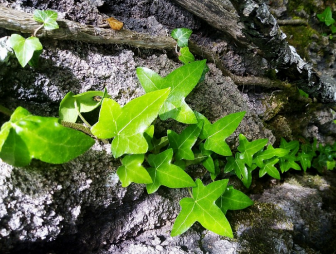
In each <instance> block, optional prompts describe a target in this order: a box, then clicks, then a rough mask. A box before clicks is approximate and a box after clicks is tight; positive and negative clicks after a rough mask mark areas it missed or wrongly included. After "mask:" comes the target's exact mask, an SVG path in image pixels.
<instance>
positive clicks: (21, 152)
mask: <svg viewBox="0 0 336 254" xmlns="http://www.w3.org/2000/svg"><path fill="white" fill-rule="evenodd" d="M93 144H94V140H93V139H92V138H90V137H89V136H87V135H86V134H84V133H82V132H80V131H76V130H73V129H70V128H66V127H63V126H62V125H61V124H60V123H59V120H58V119H57V118H54V117H40V116H34V115H32V114H30V113H29V111H27V110H26V109H24V108H21V107H18V108H17V109H16V110H15V111H14V113H13V114H12V116H11V119H10V121H9V122H7V123H5V124H4V125H3V126H2V128H1V132H0V145H1V146H0V149H1V151H0V157H1V158H2V160H3V161H5V162H6V163H8V164H11V165H14V166H26V165H28V164H29V163H30V161H31V159H33V158H35V159H39V160H41V161H44V162H48V163H53V164H61V163H65V162H68V161H70V160H71V159H74V158H75V157H77V156H79V155H81V154H82V153H84V152H85V151H87V150H88V149H89V148H90V147H91V146H92V145H93Z"/></svg>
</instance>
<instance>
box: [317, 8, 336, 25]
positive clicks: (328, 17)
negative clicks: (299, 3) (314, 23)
mask: <svg viewBox="0 0 336 254" xmlns="http://www.w3.org/2000/svg"><path fill="white" fill-rule="evenodd" d="M316 16H317V17H318V19H319V20H320V22H324V23H325V24H326V25H327V26H330V25H332V24H334V23H335V20H334V19H333V17H332V11H331V8H330V7H329V6H328V7H327V8H325V10H324V11H323V12H322V13H320V14H317V15H316Z"/></svg>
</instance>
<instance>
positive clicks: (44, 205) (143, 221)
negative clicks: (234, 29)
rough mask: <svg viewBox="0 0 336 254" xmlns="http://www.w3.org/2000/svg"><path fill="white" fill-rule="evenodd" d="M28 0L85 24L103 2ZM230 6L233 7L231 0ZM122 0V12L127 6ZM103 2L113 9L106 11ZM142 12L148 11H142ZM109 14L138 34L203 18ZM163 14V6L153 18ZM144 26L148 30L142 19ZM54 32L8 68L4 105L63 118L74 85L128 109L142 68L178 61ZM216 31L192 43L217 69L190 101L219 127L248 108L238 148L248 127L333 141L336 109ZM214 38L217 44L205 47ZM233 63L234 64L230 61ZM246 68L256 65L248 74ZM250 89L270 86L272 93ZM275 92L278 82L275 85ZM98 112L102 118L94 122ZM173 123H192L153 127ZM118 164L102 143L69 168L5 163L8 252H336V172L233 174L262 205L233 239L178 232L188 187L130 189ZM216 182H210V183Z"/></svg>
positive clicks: (1, 199)
mask: <svg viewBox="0 0 336 254" xmlns="http://www.w3.org/2000/svg"><path fill="white" fill-rule="evenodd" d="M0 2H8V1H4V0H0ZM9 2H12V1H9ZM23 2H24V4H22V3H21V1H20V4H19V3H18V4H17V6H19V7H20V9H24V10H26V11H27V9H25V4H27V3H29V4H30V7H27V8H28V10H29V11H30V12H31V10H32V9H29V8H39V9H45V8H51V7H53V9H56V10H58V11H62V10H63V11H64V10H67V15H68V17H69V16H71V17H73V18H74V19H73V20H76V21H81V20H87V19H88V18H87V17H90V16H94V15H93V14H92V13H94V14H95V15H96V14H97V13H98V14H99V12H98V11H97V10H96V9H94V8H93V5H95V4H97V3H98V2H102V1H91V0H90V1H89V0H76V1H75V0H54V1H44V0H31V1H23ZM154 2H155V3H154ZM198 2H200V1H198ZM203 2H204V3H210V2H211V3H215V1H203ZM222 3H225V4H227V1H223V2H222ZM155 4H157V5H155ZM217 4H220V2H219V1H218V2H217ZM102 5H103V4H102V3H101V4H100V6H102ZM121 5H122V6H124V7H125V8H123V9H122V8H119V7H120V6H121ZM154 5H155V6H154ZM22 6H23V7H22ZM74 6H75V7H76V8H75V7H74ZM106 6H110V7H111V9H109V10H106V9H105V8H107V7H106ZM114 6H116V7H115V9H113V8H112V7H114ZM42 7H43V8H42ZM161 7H162V8H161ZM163 7H165V8H163ZM142 8H143V9H145V8H146V10H147V11H145V10H143V11H142ZM231 8H232V7H231ZM148 9H150V11H148ZM101 10H102V11H103V10H104V11H105V12H106V13H108V15H111V16H112V14H113V15H114V16H116V17H118V18H121V19H122V18H123V17H122V12H125V16H127V15H128V16H129V17H128V18H125V19H124V20H123V21H124V22H125V25H126V26H129V27H131V25H133V28H132V29H131V30H132V31H133V32H134V31H137V32H141V31H142V30H141V29H143V30H144V32H146V31H148V30H150V29H148V26H147V24H149V22H144V21H146V19H147V21H148V20H150V21H151V22H152V21H153V22H152V23H151V24H157V25H156V27H154V29H153V30H152V31H156V32H155V34H159V33H158V32H157V31H158V29H157V30H155V29H156V28H158V27H159V28H160V29H161V28H164V29H168V28H169V29H170V28H171V27H169V26H164V25H162V23H158V22H157V21H156V22H155V20H156V19H157V20H160V22H164V21H165V20H167V19H168V18H171V19H170V21H169V22H171V23H169V25H170V26H172V24H173V25H174V24H182V25H183V26H185V27H189V26H188V24H198V22H196V21H195V20H196V19H194V18H193V17H192V15H191V14H190V15H186V16H185V17H184V18H185V19H182V21H181V20H178V17H180V16H179V15H180V14H181V13H185V12H186V11H185V10H181V9H178V8H177V6H175V5H174V4H172V2H171V1H168V0H165V1H163V0H157V1H152V2H151V1H137V0H127V1H112V0H111V1H105V7H104V8H102V9H101ZM160 10H164V11H161V13H160V16H159V15H158V16H155V15H154V14H157V12H159V11H160ZM230 10H231V9H230ZM77 11H78V13H80V14H77V13H76V12H77ZM141 11H142V12H141ZM83 13H85V15H83ZM153 13H154V14H153ZM167 13H168V14H167ZM174 13H175V15H173V16H172V17H171V16H170V15H172V14H174ZM91 14H92V15H91ZM98 14H97V15H98ZM126 14H127V15H126ZM118 15H119V16H120V17H119V16H118ZM137 15H138V16H137ZM151 15H153V16H151ZM165 15H166V16H165ZM134 17H137V18H134ZM172 20H173V21H174V22H176V23H174V22H173V21H172ZM177 20H178V21H177ZM91 21H92V20H91ZM84 23H86V24H91V22H84ZM92 23H94V22H93V21H92ZM143 23H145V24H146V27H147V30H146V29H145V28H144V27H143V26H141V24H143ZM134 24H136V25H134ZM138 24H139V25H138ZM173 27H174V28H175V27H176V26H173ZM140 28H141V29H140ZM151 28H153V27H151ZM190 28H192V27H190ZM164 29H161V30H160V32H161V31H164ZM207 29H209V30H210V29H211V28H210V27H209V26H205V28H204V30H207ZM196 30H197V29H196ZM211 31H213V30H211ZM75 32H76V31H75ZM201 32H202V31H201ZM201 32H198V33H197V32H195V34H196V36H195V37H194V38H193V39H194V42H195V43H196V44H197V43H198V42H200V41H201V40H200V39H199V38H198V37H197V36H199V37H201V36H200V35H199V34H201ZM8 33H10V32H8ZM45 36H46V37H44V38H43V40H41V41H42V42H43V46H44V50H43V53H42V54H41V57H40V65H39V67H38V68H35V69H33V68H30V67H26V68H21V67H20V66H19V64H18V63H17V61H16V59H15V58H10V59H9V60H8V62H6V64H3V65H1V69H0V80H1V82H0V100H1V103H3V104H4V105H6V106H8V107H9V108H10V109H14V108H15V107H17V106H23V107H25V108H27V109H28V110H30V111H31V112H32V113H34V114H37V115H43V116H57V112H58V105H59V102H60V100H61V99H62V98H63V97H64V95H65V94H66V93H68V92H69V91H72V92H73V93H75V94H77V93H80V92H85V91H88V90H102V89H103V88H104V87H106V89H107V90H108V93H109V94H110V95H111V96H112V98H113V99H115V100H116V101H118V103H120V104H122V105H124V104H125V103H127V102H128V101H129V100H131V99H133V98H135V97H138V96H140V95H142V94H143V93H144V91H143V89H142V88H141V86H140V84H139V82H138V80H137V78H136V75H135V70H136V67H138V66H144V67H148V68H151V69H153V70H154V71H156V72H157V73H159V74H160V75H161V76H165V75H167V74H168V73H169V72H171V71H172V70H173V69H175V68H177V67H179V66H181V63H178V62H177V61H176V55H175V54H168V55H167V54H166V52H165V51H154V50H147V49H144V48H141V46H140V48H139V49H138V48H136V46H134V47H128V46H127V45H124V44H121V45H114V44H111V45H109V44H104V45H100V44H99V43H97V42H99V41H96V40H93V41H92V42H86V43H84V42H81V41H75V42H74V41H70V40H58V39H57V40H55V39H52V37H49V36H52V34H51V33H50V34H45ZM90 36H91V34H90ZM214 37H215V38H214V39H213V38H210V39H209V38H208V37H206V38H205V39H204V44H202V43H199V44H200V45H202V46H196V47H194V44H191V45H190V46H191V48H193V50H194V52H197V54H198V55H199V56H200V57H206V58H208V59H210V60H212V62H214V64H209V68H210V71H209V73H208V74H207V75H206V77H205V81H204V82H202V83H201V84H199V85H198V86H197V87H196V88H195V89H194V91H193V92H192V93H191V94H190V95H189V96H188V97H187V98H186V101H187V103H188V104H189V105H190V106H191V107H192V108H193V109H195V110H197V111H199V112H201V113H203V114H204V115H206V116H207V118H208V119H209V120H211V121H212V122H214V121H216V120H217V119H219V118H221V117H223V116H225V115H227V114H229V113H234V112H238V111H243V110H244V111H247V113H246V116H245V117H244V120H243V122H242V123H241V125H240V127H239V130H238V132H236V133H235V134H234V135H233V136H231V137H230V139H229V140H228V141H229V143H230V144H231V145H232V146H233V147H234V146H236V145H237V134H238V133H239V132H241V133H244V134H245V135H246V136H247V137H248V139H249V140H254V139H257V138H268V139H269V140H270V143H273V142H274V141H275V137H274V136H278V137H286V138H287V139H288V140H290V139H291V138H293V137H294V136H295V137H297V136H299V135H303V136H304V137H306V138H313V137H315V138H318V140H319V141H328V138H330V137H331V139H330V141H331V142H333V141H334V138H333V136H334V135H335V133H336V132H335V128H332V125H331V123H332V119H333V116H332V113H331V112H330V110H328V109H326V108H323V107H318V105H319V104H316V103H313V102H312V100H311V99H302V98H301V100H298V99H297V97H296V95H295V90H294V89H293V90H290V89H289V91H291V93H292V96H293V97H291V95H290V92H288V91H287V90H288V89H287V87H286V86H285V83H284V82H279V84H276V83H277V82H275V81H274V80H270V79H265V78H264V77H261V75H260V76H256V77H254V76H252V74H251V73H253V72H252V71H255V73H261V72H260V70H259V67H260V64H259V63H258V62H259V61H260V59H261V57H260V54H259V53H258V51H257V50H256V51H254V50H253V49H249V50H246V48H243V50H242V51H234V50H232V48H233V47H230V46H232V45H233V44H234V43H233V42H234V39H232V40H231V39H230V40H228V41H225V39H223V37H222V34H221V33H219V34H215V36H214ZM49 38H50V39H49ZM225 38H227V37H225ZM102 39H103V38H102ZM201 39H202V38H201ZM201 42H202V41H201ZM207 42H210V43H209V44H208V45H207ZM244 51H246V52H244ZM237 52H238V53H237ZM239 53H240V54H241V55H239ZM255 53H256V55H254V54H255ZM250 59H256V61H255V62H253V61H250ZM248 61H250V62H249V63H247V62H248ZM225 62H230V64H228V65H225ZM247 64H250V65H251V66H252V67H249V70H247V71H246V72H245V71H244V70H245V69H248V68H247V67H246V65H247ZM254 64H255V65H254ZM230 67H233V68H230ZM265 67H266V65H265ZM244 68H245V69H244ZM254 69H257V70H254ZM236 70H239V71H240V70H243V71H241V73H243V74H242V75H249V76H248V77H244V76H239V75H237V72H235V71H236ZM222 73H224V76H223V74H222ZM233 73H234V74H233ZM239 79H241V82H240V81H239ZM233 81H234V82H235V83H236V84H241V85H247V84H249V86H248V88H246V87H245V89H244V87H243V86H240V87H237V86H236V84H235V83H233ZM246 81H248V82H246ZM251 84H265V86H271V88H270V89H267V88H265V87H262V88H260V87H254V86H251ZM275 87H281V89H277V90H275ZM285 88H286V89H285ZM312 112H313V113H312ZM96 113H98V112H96ZM96 116H97V115H96V114H93V116H92V117H93V122H95V121H96V118H94V117H96ZM0 117H1V114H0ZM290 117H291V118H292V122H294V123H295V124H292V122H291V121H290V120H291V119H290ZM1 120H4V119H0V121H1ZM6 120H7V119H6ZM332 124H333V123H332ZM271 125H272V126H276V127H275V128H274V129H275V130H276V131H273V133H272V132H271V131H270V130H269V129H268V128H269V127H268V126H271ZM164 127H165V128H164ZM167 127H169V128H174V129H175V130H181V129H182V128H183V126H179V125H176V123H175V122H174V121H168V122H161V123H158V129H156V131H158V132H156V133H159V132H160V131H161V133H162V132H165V131H166V129H167ZM295 129H296V130H297V133H295ZM305 133H306V134H305ZM279 135H280V136H279ZM119 165H120V163H119V162H118V161H116V160H113V159H112V157H111V154H110V148H109V146H102V145H100V144H98V143H97V144H95V146H94V147H93V149H92V150H90V151H88V152H87V153H86V154H84V155H83V156H80V157H79V158H76V159H75V160H73V161H71V162H69V163H66V164H64V165H49V164H45V163H41V162H38V161H34V162H33V163H32V164H31V165H30V166H28V167H26V168H16V167H12V166H10V165H7V164H5V163H3V162H0V250H1V251H2V252H5V253H6V252H7V251H8V252H9V253H27V254H28V253H34V254H38V253H43V254H45V253H55V254H58V253H60V254H66V253H84V254H86V253H99V254H118V253H123V254H125V253H130V254H133V253H144V254H152V253H153V254H156V253H163V254H165V253H167V254H168V253H169V254H170V253H181V254H186V253H200V254H201V253H205V252H208V253H213V254H221V253H230V254H231V253H232V254H236V253H251V254H255V253H278V252H279V253H284V254H290V253H301V254H304V253H331V252H332V251H333V250H334V246H335V237H333V236H334V235H335V234H336V232H335V228H336V226H335V225H336V221H335V218H336V215H335V211H336V208H335V204H336V196H335V193H334V188H333V186H335V184H336V181H335V175H334V174H333V172H329V174H326V175H324V176H319V175H315V174H310V172H311V171H309V172H307V173H306V174H305V175H303V176H302V175H301V174H296V175H293V176H290V175H288V174H286V175H284V177H286V180H285V183H283V182H282V181H274V180H272V179H269V178H261V179H258V177H257V175H255V176H253V179H254V180H253V183H252V186H251V189H250V190H246V189H244V188H243V187H242V185H241V182H240V181H239V180H238V179H237V178H236V177H233V178H230V184H233V185H234V186H235V188H238V189H241V190H243V191H245V192H247V193H248V194H249V195H250V197H251V198H252V199H253V200H254V201H255V202H256V203H255V205H254V206H252V207H250V208H249V209H246V210H242V211H233V212H228V213H227V217H228V220H229V221H230V223H231V225H232V228H233V230H234V234H235V239H228V238H223V237H219V236H217V235H215V234H212V233H211V232H209V231H207V230H204V228H202V227H201V226H200V225H199V224H197V223H196V224H195V225H194V226H193V227H192V228H191V229H190V230H189V231H187V232H186V233H185V234H183V235H181V236H179V237H171V236H170V230H171V228H172V224H173V222H174V219H175V218H176V216H177V214H178V212H179V211H180V207H179V205H178V201H179V200H180V199H181V198H183V197H185V196H186V195H187V191H186V190H171V189H168V188H164V187H161V188H160V189H159V191H158V192H157V193H156V194H154V195H147V194H146V190H145V188H144V186H141V185H136V184H131V185H130V186H129V187H128V188H122V187H121V184H120V181H119V180H118V177H117V175H116V169H117V167H118V166H119ZM187 170H190V171H191V172H193V173H194V174H195V175H197V174H199V175H202V174H203V170H204V169H203V168H202V167H193V168H188V169H187ZM207 180H209V181H210V179H206V178H205V179H204V181H207ZM307 211H309V212H307Z"/></svg>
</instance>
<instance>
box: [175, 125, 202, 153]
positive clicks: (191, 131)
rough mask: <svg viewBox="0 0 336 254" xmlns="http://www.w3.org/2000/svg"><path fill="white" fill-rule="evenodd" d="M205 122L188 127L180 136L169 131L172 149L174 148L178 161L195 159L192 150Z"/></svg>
mask: <svg viewBox="0 0 336 254" xmlns="http://www.w3.org/2000/svg"><path fill="white" fill-rule="evenodd" d="M202 125H203V122H199V123H198V124H193V125H190V126H188V127H187V128H186V129H184V130H183V131H182V133H181V134H180V135H179V134H177V133H176V132H174V131H172V130H168V140H169V144H170V147H171V148H173V150H174V153H175V157H176V160H182V159H185V160H193V159H194V158H195V156H194V153H193V151H192V150H191V148H192V147H193V146H194V144H195V143H196V141H197V138H198V135H199V134H200V132H201V130H202Z"/></svg>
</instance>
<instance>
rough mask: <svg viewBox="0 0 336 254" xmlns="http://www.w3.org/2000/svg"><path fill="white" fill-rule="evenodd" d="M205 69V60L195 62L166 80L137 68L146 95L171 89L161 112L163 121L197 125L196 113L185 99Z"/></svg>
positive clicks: (178, 70) (168, 76) (144, 69)
mask: <svg viewBox="0 0 336 254" xmlns="http://www.w3.org/2000/svg"><path fill="white" fill-rule="evenodd" d="M204 67H205V60H203V61H195V62H192V63H190V64H186V65H184V66H182V67H180V68H177V69H176V70H174V71H173V72H171V73H170V74H168V75H167V76H166V77H165V78H162V77H160V75H158V74H157V73H155V72H154V71H152V70H150V69H147V68H137V76H138V79H139V81H140V83H141V85H142V87H143V88H144V90H145V91H146V93H148V92H152V91H156V90H158V89H164V88H167V87H171V92H170V94H169V96H168V98H167V100H166V101H165V103H164V105H163V107H162V108H161V110H160V112H159V116H160V118H161V119H162V120H166V119H168V118H172V119H175V120H176V121H179V122H181V123H186V124H195V123H197V119H196V116H195V114H194V112H193V111H192V110H191V108H190V107H189V106H188V105H187V104H186V102H185V97H187V95H188V94H189V93H190V92H191V91H192V90H193V89H194V87H195V86H196V85H197V83H198V81H199V80H200V78H201V75H202V72H203V69H204Z"/></svg>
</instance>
